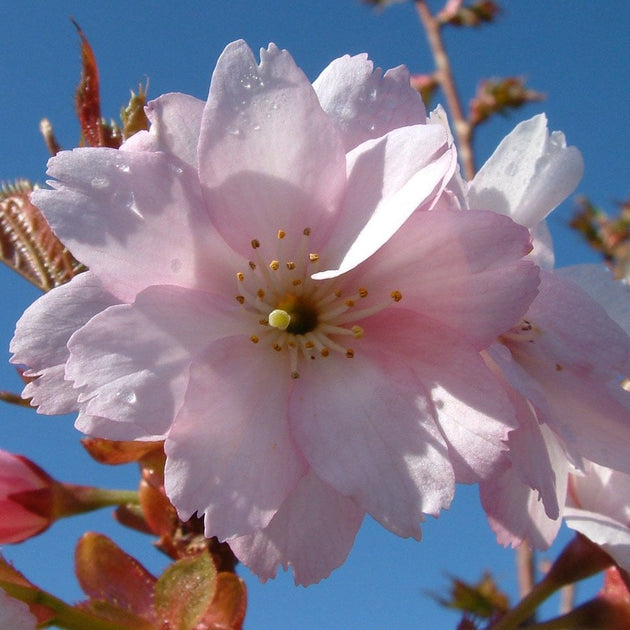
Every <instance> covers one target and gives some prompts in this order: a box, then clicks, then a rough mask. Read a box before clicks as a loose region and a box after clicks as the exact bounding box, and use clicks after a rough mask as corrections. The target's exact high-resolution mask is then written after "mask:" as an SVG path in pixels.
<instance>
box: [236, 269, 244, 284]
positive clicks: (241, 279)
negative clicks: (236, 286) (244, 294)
mask: <svg viewBox="0 0 630 630" xmlns="http://www.w3.org/2000/svg"><path fill="white" fill-rule="evenodd" d="M236 277H237V278H238V280H239V281H240V282H243V280H245V274H244V273H241V272H240V271H239V272H238V273H237V274H236Z"/></svg>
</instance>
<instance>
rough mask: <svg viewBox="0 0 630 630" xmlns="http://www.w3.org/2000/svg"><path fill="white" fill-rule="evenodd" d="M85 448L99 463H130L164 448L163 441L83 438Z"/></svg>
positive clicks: (113, 464)
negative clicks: (121, 440)
mask: <svg viewBox="0 0 630 630" xmlns="http://www.w3.org/2000/svg"><path fill="white" fill-rule="evenodd" d="M81 444H82V445H83V448H84V449H85V450H86V451H87V452H88V453H89V454H90V456H91V457H92V458H93V459H95V460H96V461H97V462H98V463H99V464H109V465H112V466H115V465H118V464H129V463H130V462H137V461H138V460H140V459H142V458H143V457H145V456H146V455H147V454H148V453H151V452H152V451H155V450H160V451H161V450H162V442H120V441H115V440H104V439H102V438H83V439H82V440H81Z"/></svg>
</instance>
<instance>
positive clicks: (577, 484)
mask: <svg viewBox="0 0 630 630" xmlns="http://www.w3.org/2000/svg"><path fill="white" fill-rule="evenodd" d="M628 496H630V475H627V474H623V473H620V472H618V471H616V470H611V469H610V468H606V467H604V466H599V465H597V464H594V463H593V462H588V465H587V466H586V472H585V474H584V475H577V474H576V475H572V476H571V481H570V492H569V497H568V499H567V507H566V508H565V511H564V517H565V520H566V523H567V525H568V526H569V527H571V528H572V529H575V530H577V531H579V532H581V533H582V534H584V535H585V536H587V537H588V538H590V539H591V540H592V541H593V542H595V543H597V544H598V545H601V546H602V547H603V548H604V550H605V551H606V552H607V553H609V554H610V555H611V556H612V557H613V558H614V559H615V560H616V561H617V563H619V565H620V566H621V567H622V568H624V569H626V570H628V569H630V502H629V501H628Z"/></svg>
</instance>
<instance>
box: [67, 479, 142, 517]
mask: <svg viewBox="0 0 630 630" xmlns="http://www.w3.org/2000/svg"><path fill="white" fill-rule="evenodd" d="M56 492H57V497H56V501H55V511H56V514H55V516H56V517H57V518H59V517H63V516H72V515H74V514H82V513H83V512H91V511H93V510H98V509H100V508H104V507H110V506H118V505H127V504H129V503H132V504H135V505H137V504H138V503H139V499H138V492H137V491H136V490H109V489H106V488H93V487H92V486H78V485H74V484H69V483H60V484H59V485H58V486H57V488H56Z"/></svg>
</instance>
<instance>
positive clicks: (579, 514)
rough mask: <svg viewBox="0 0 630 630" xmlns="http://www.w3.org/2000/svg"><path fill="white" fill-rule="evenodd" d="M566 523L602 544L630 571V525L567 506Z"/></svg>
mask: <svg viewBox="0 0 630 630" xmlns="http://www.w3.org/2000/svg"><path fill="white" fill-rule="evenodd" d="M564 519H565V522H566V524H567V525H568V526H569V527H570V528H571V529H574V530H575V531H578V532H580V533H581V534H584V536H586V537H587V538H588V539H590V540H592V541H593V542H594V543H596V544H598V545H600V546H601V547H602V549H603V550H604V551H605V552H606V553H607V554H608V555H610V556H611V557H612V558H613V559H614V560H615V562H617V564H618V565H619V566H620V567H621V568H622V569H625V570H626V571H630V527H629V526H628V523H620V522H619V521H617V520H615V519H614V518H611V517H610V516H607V515H605V514H601V513H599V512H592V511H590V510H582V509H579V508H573V507H567V508H565V510H564Z"/></svg>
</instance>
